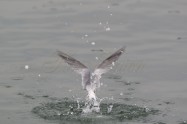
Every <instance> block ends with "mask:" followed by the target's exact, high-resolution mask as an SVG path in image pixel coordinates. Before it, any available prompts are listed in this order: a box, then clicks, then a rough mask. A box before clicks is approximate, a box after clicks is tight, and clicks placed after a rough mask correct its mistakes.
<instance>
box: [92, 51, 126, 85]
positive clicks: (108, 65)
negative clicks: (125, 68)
mask: <svg viewBox="0 0 187 124" xmlns="http://www.w3.org/2000/svg"><path fill="white" fill-rule="evenodd" d="M124 51H125V47H122V48H121V49H119V50H117V51H116V52H115V53H113V54H112V55H110V56H109V57H108V58H106V59H105V60H104V61H103V62H102V63H101V64H100V65H99V66H98V67H97V68H96V69H95V71H94V73H93V76H94V77H95V79H94V83H96V84H97V86H98V87H100V78H101V75H102V74H104V73H106V72H108V71H109V70H110V69H112V67H113V66H114V65H115V62H116V61H117V60H118V59H119V57H120V56H121V55H122V53H124Z"/></svg>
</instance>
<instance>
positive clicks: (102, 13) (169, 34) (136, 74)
mask: <svg viewBox="0 0 187 124" xmlns="http://www.w3.org/2000/svg"><path fill="white" fill-rule="evenodd" d="M186 5H187V1H186V0H180V1H179V0H165V1H161V0H123V1H122V0H106V1H104V0H103V1H101V0H94V1H85V0H76V1H73V0H47V1H46V0H32V1H29V0H14V1H8V0H7V1H4V0H0V58H1V59H0V63H1V64H0V79H1V80H0V120H1V122H2V123H4V124H10V123H14V124H20V123H30V124H32V123H33V124H36V123H40V124H42V123H45V124H46V123H56V122H48V121H45V120H43V119H40V118H38V117H36V116H35V115H33V114H32V113H31V110H32V108H34V107H36V106H38V105H39V104H40V103H43V102H48V100H49V98H54V97H55V98H59V99H61V98H64V97H68V98H71V97H76V98H82V99H84V98H85V96H86V93H85V92H84V91H83V90H82V89H81V83H80V82H81V79H80V77H79V75H77V74H76V73H74V72H73V71H72V70H71V69H70V68H69V67H68V66H67V65H66V64H64V63H63V61H61V60H60V59H59V58H58V57H57V55H56V50H62V51H64V52H66V53H68V54H70V55H71V56H73V57H75V58H77V59H79V60H80V61H81V62H83V63H85V64H86V65H87V66H89V67H91V68H92V69H93V68H94V67H95V66H96V65H97V64H99V63H100V62H101V61H102V60H103V59H105V58H106V57H107V56H108V55H110V54H111V53H113V52H114V51H115V50H116V49H119V48H120V47H121V46H124V45H125V46H126V54H124V55H123V56H122V57H121V58H120V60H119V61H118V63H117V64H116V67H115V68H114V69H113V70H112V71H110V72H109V73H107V74H105V75H104V76H103V78H102V82H103V86H102V87H101V88H100V89H99V90H98V93H97V95H98V96H99V97H101V98H102V97H110V98H111V97H113V98H114V99H115V101H117V102H120V103H125V104H129V105H138V106H141V107H145V106H146V107H150V108H155V109H158V110H160V111H162V112H161V114H159V115H156V116H149V117H147V118H146V121H142V120H141V121H133V122H124V123H128V124H129V123H132V124H133V123H134V124H135V123H136V124H137V123H138V124H141V123H166V124H171V123H185V121H186V120H187V118H186V115H187V106H186V105H187V96H186V94H187V84H186V81H187V77H186V74H187V70H186V65H187V54H186V52H187V50H186V45H187V42H186V39H187V37H186V34H187V26H186V22H187V14H186V11H187V8H186ZM96 57H97V58H98V60H97V59H96ZM25 65H28V66H29V68H28V69H25ZM72 77H73V78H72ZM116 123H120V122H116Z"/></svg>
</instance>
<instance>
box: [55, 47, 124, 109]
mask: <svg viewBox="0 0 187 124" xmlns="http://www.w3.org/2000/svg"><path fill="white" fill-rule="evenodd" d="M124 52H125V46H123V47H122V48H120V49H118V50H117V51H116V52H114V53H113V54H112V55H110V56H109V57H107V58H106V59H105V60H103V61H102V62H101V63H100V64H99V65H98V66H97V67H96V68H95V70H94V71H93V72H91V71H90V69H89V68H88V67H87V66H85V65H84V64H83V63H81V62H80V61H79V60H77V59H75V58H73V57H71V56H69V55H68V54H66V53H64V52H62V51H59V50H57V54H58V56H59V57H61V58H62V59H63V60H64V61H65V63H67V64H68V65H69V66H70V67H71V68H72V69H73V70H74V71H75V72H77V73H78V74H80V75H81V77H82V87H83V89H84V90H86V91H87V93H88V95H87V97H88V100H89V101H96V99H97V97H96V94H95V92H96V89H97V88H99V87H100V86H101V82H100V79H101V77H102V75H103V74H104V73H106V72H108V71H109V70H111V69H112V67H113V66H114V65H115V62H116V61H117V60H118V59H119V57H120V56H121V55H122V54H123V53H124ZM94 104H96V102H94ZM94 104H93V106H94ZM97 104H98V103H97Z"/></svg>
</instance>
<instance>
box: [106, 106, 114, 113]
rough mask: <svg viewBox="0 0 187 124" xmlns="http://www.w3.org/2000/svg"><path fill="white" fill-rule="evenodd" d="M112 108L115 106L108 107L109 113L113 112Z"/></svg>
mask: <svg viewBox="0 0 187 124" xmlns="http://www.w3.org/2000/svg"><path fill="white" fill-rule="evenodd" d="M112 108H113V105H109V106H108V107H107V113H110V112H111V111H112Z"/></svg>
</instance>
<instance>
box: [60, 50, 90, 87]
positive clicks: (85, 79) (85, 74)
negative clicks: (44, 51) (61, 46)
mask: <svg viewBox="0 0 187 124" xmlns="http://www.w3.org/2000/svg"><path fill="white" fill-rule="evenodd" d="M57 54H58V56H60V57H61V58H62V59H63V60H64V61H65V62H66V63H67V64H68V65H70V66H71V67H72V69H73V70H74V71H75V72H77V73H79V74H81V76H82V86H83V89H85V88H86V85H88V84H90V71H89V69H88V68H87V67H86V66H85V65H84V64H82V63H81V62H80V61H78V60H76V59H74V58H73V57H71V56H69V55H67V54H66V53H63V52H61V51H57Z"/></svg>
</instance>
